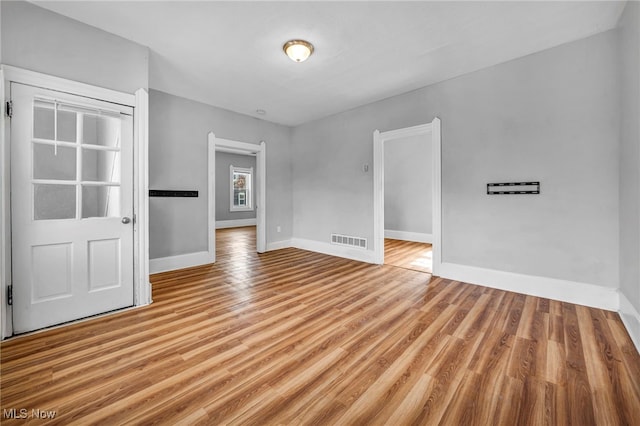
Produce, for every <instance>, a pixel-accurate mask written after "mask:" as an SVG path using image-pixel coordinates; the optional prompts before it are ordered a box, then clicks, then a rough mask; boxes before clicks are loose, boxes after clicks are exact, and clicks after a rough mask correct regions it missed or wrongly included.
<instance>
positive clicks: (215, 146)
mask: <svg viewBox="0 0 640 426" xmlns="http://www.w3.org/2000/svg"><path fill="white" fill-rule="evenodd" d="M265 192H266V144H265V142H264V141H261V142H260V144H259V145H255V144H250V143H246V142H239V141H233V140H229V139H222V138H216V136H215V135H214V134H213V133H209V235H210V242H209V256H210V257H211V259H212V261H214V262H215V259H216V233H217V231H216V230H217V229H218V230H220V232H221V233H224V235H241V234H242V235H243V233H242V232H240V233H239V232H230V231H225V229H234V228H240V227H248V228H247V230H246V231H247V232H246V233H245V234H246V235H245V237H247V238H245V239H243V241H244V242H243V247H245V248H246V244H247V242H251V241H253V243H252V244H253V247H254V248H255V251H257V252H258V253H263V252H265V251H266V226H265V222H266V218H265V210H266V194H265ZM250 234H251V235H250ZM245 240H246V241H245Z"/></svg>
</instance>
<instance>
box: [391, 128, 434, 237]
mask: <svg viewBox="0 0 640 426" xmlns="http://www.w3.org/2000/svg"><path fill="white" fill-rule="evenodd" d="M430 138H431V137H430V136H428V135H419V136H411V137H406V138H401V139H394V140H391V141H387V142H385V143H384V229H386V230H393V231H404V232H419V233H422V234H431V232H432V228H433V227H432V220H433V219H432V211H431V210H432V202H431V198H432V192H433V191H432V184H433V179H432V177H431V173H432V168H431V162H432V158H433V155H432V153H431V139H430Z"/></svg>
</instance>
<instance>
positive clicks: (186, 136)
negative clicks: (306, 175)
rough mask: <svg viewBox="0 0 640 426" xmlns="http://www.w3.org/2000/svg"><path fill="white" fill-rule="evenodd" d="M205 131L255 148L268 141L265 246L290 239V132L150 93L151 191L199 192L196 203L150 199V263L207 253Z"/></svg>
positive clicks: (265, 122) (275, 126)
mask: <svg viewBox="0 0 640 426" xmlns="http://www.w3.org/2000/svg"><path fill="white" fill-rule="evenodd" d="M209 132H213V133H214V134H215V135H216V137H219V138H224V139H231V140H236V141H240V142H246V143H253V144H256V145H257V144H259V143H260V141H261V140H264V141H265V142H266V147H267V148H266V150H267V156H266V163H267V170H266V197H267V210H266V220H267V225H266V228H267V229H266V238H267V244H269V243H273V242H277V241H282V240H288V239H290V238H291V229H292V216H291V215H292V199H291V194H292V190H291V136H290V128H289V127H286V126H281V125H278V124H274V123H270V122H268V121H264V120H260V119H257V118H253V117H249V116H246V115H242V114H238V113H235V112H231V111H228V110H224V109H221V108H217V107H213V106H210V105H206V104H202V103H199V102H195V101H191V100H188V99H185V98H181V97H178V96H173V95H170V94H168V93H164V92H160V91H157V90H150V92H149V188H151V189H185V190H197V191H199V196H198V197H197V198H162V197H151V198H150V199H149V252H150V253H149V257H150V258H151V259H157V258H163V257H169V256H176V255H181V254H190V253H196V252H201V251H206V250H207V247H208V246H207V242H208V240H207V238H208V236H207V232H208V231H207V224H208V218H207V211H208V210H207V209H208V208H207V206H208V201H207V173H208V171H207V167H208V166H207V152H208V151H207V150H208V147H207V135H208V133H209ZM227 173H228V170H227ZM278 226H280V227H281V232H279V233H278V232H277V230H276V228H277V227H278Z"/></svg>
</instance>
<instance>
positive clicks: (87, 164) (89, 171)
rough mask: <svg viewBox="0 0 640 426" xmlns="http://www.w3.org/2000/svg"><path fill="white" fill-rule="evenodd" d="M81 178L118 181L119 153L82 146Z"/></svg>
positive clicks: (94, 180) (92, 180) (84, 179)
mask: <svg viewBox="0 0 640 426" xmlns="http://www.w3.org/2000/svg"><path fill="white" fill-rule="evenodd" d="M82 180H83V181H90V182H111V183H118V182H120V153H119V152H115V151H102V150H97V149H87V148H83V149H82Z"/></svg>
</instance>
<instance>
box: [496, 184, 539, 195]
mask: <svg viewBox="0 0 640 426" xmlns="http://www.w3.org/2000/svg"><path fill="white" fill-rule="evenodd" d="M539 193H540V182H502V183H488V184H487V194H488V195H504V194H539Z"/></svg>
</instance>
